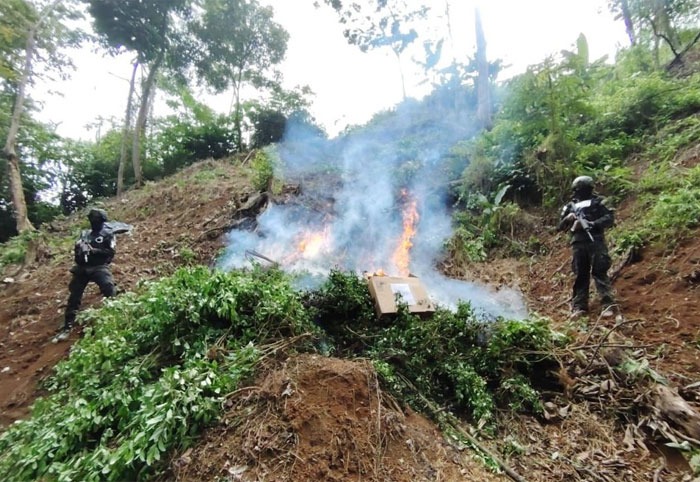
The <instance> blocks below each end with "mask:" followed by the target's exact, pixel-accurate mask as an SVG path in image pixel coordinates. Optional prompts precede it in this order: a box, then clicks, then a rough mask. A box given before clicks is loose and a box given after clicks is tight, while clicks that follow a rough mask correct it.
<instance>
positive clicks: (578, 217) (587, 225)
mask: <svg viewBox="0 0 700 482" xmlns="http://www.w3.org/2000/svg"><path fill="white" fill-rule="evenodd" d="M574 216H576V221H578V222H579V224H580V225H581V227H582V228H583V229H584V231H586V234H587V235H588V237H589V238H590V239H591V242H594V241H595V240H594V239H593V235H592V234H591V229H593V226H591V223H590V222H589V221H588V219H586V216H584V215H583V212H582V211H581V209H580V208H574Z"/></svg>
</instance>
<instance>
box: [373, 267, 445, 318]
mask: <svg viewBox="0 0 700 482" xmlns="http://www.w3.org/2000/svg"><path fill="white" fill-rule="evenodd" d="M367 283H368V284H369V292H370V294H371V295H372V298H374V305H375V308H376V310H377V315H379V316H382V315H386V314H390V313H396V312H397V311H398V308H397V306H396V298H397V296H398V297H400V299H401V300H403V303H406V304H407V305H408V310H409V311H410V312H411V313H432V312H434V311H435V306H434V305H433V303H432V302H431V301H430V298H429V297H428V292H427V291H426V289H425V288H424V287H423V284H422V283H421V282H420V280H419V279H418V278H416V277H408V278H401V277H395V276H370V277H369V278H368V279H367Z"/></svg>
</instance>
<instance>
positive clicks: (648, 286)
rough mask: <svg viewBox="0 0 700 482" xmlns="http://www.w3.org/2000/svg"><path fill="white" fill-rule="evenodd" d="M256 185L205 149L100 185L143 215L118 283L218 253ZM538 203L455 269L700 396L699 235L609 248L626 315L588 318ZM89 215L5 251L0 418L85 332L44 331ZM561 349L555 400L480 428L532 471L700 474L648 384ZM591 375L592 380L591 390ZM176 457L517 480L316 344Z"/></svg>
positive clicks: (229, 466) (110, 207)
mask: <svg viewBox="0 0 700 482" xmlns="http://www.w3.org/2000/svg"><path fill="white" fill-rule="evenodd" d="M238 164H240V162H238ZM255 194H256V193H255V190H254V189H253V188H252V185H251V182H250V178H249V175H248V174H247V173H246V169H241V168H240V166H238V167H234V166H233V164H231V163H230V162H213V161H206V162H203V163H199V164H197V165H195V166H192V167H191V168H189V169H187V170H185V171H183V172H181V173H179V174H178V175H176V176H174V177H172V178H170V179H168V180H165V181H163V182H161V183H158V184H153V185H147V186H145V187H144V188H143V189H140V190H137V191H133V192H129V193H127V194H126V195H125V196H124V197H123V198H122V199H121V200H117V199H111V200H107V201H105V203H104V207H105V209H106V210H107V211H108V213H109V214H110V217H111V218H112V219H115V220H118V221H123V222H127V223H130V224H132V225H133V226H134V230H133V234H132V235H130V236H126V235H124V236H120V237H119V240H118V246H117V256H116V257H115V261H114V265H113V268H114V269H113V273H114V277H115V280H116V281H117V283H118V285H119V288H120V290H122V291H128V290H132V289H134V288H135V287H136V285H137V283H138V282H141V281H144V280H148V279H154V278H159V277H161V276H164V275H167V274H169V273H171V272H172V271H173V270H174V269H176V268H177V267H178V266H182V265H184V264H187V263H198V264H211V263H213V262H214V260H215V259H216V255H217V253H218V252H219V250H220V249H221V248H222V246H223V237H222V235H223V234H224V233H225V231H226V229H227V227H228V226H230V225H231V224H232V223H233V222H235V219H234V218H235V214H236V212H237V211H238V210H239V209H241V207H243V206H245V204H246V202H247V201H248V200H249V199H251V198H252V197H253V196H254V195H255ZM629 209H632V208H631V207H630V208H629ZM629 215H631V212H626V211H625V210H624V209H621V210H620V211H619V212H618V219H619V220H620V221H621V222H624V219H625V217H626V216H629ZM532 216H533V217H532V219H533V221H532V222H533V227H532V230H531V231H530V232H529V233H528V237H529V236H530V235H535V236H537V237H538V238H539V239H540V240H541V243H542V244H541V247H540V249H538V252H537V253H532V255H531V256H530V257H529V258H527V259H526V260H522V259H520V260H515V259H498V260H491V261H490V262H487V263H481V264H478V265H471V266H461V267H454V266H453V267H452V268H451V269H453V270H455V271H454V273H453V275H455V276H458V277H461V278H471V279H480V280H484V281H488V282H490V283H492V284H495V285H508V286H511V287H517V288H519V289H520V290H521V291H522V292H523V294H524V296H525V298H526V299H527V303H528V306H529V308H530V309H531V310H532V311H533V312H537V313H540V314H542V315H545V316H547V317H550V318H551V319H552V321H553V323H554V325H555V327H557V328H558V329H560V330H562V331H564V332H566V333H568V334H570V335H572V337H573V339H574V340H575V341H574V342H573V343H574V345H576V344H578V345H579V346H580V345H581V344H588V345H595V343H593V342H592V341H591V340H593V338H591V336H592V335H593V333H594V332H595V333H606V334H605V336H606V337H607V336H609V335H610V334H611V333H612V332H613V331H614V334H613V335H614V336H610V337H609V338H605V339H606V340H607V342H609V341H610V340H612V339H616V338H614V337H616V336H619V337H621V338H620V339H624V340H625V342H626V343H628V345H629V344H630V343H631V344H632V346H633V347H636V348H638V350H639V351H640V353H641V354H643V355H644V356H645V357H646V359H647V360H648V361H649V362H650V367H651V368H652V369H653V370H655V371H656V372H658V373H659V374H662V375H663V376H664V377H666V378H667V379H668V382H669V385H670V386H672V387H674V388H677V389H678V390H679V392H680V393H681V394H682V395H684V396H685V398H686V400H688V401H689V403H690V404H691V406H692V407H695V404H696V403H697V402H698V401H699V400H700V397H697V394H696V393H695V392H694V391H693V386H694V385H693V384H694V383H696V382H698V368H699V367H700V361H699V358H698V356H699V352H698V343H699V341H700V309H699V308H698V307H699V306H700V305H699V304H698V290H699V288H698V285H699V284H700V240H698V236H695V237H693V238H691V239H689V240H688V241H686V242H684V243H682V244H681V245H680V246H678V247H677V248H675V249H673V250H672V251H670V252H666V251H663V250H661V249H647V250H645V251H644V252H642V257H641V260H639V261H637V262H635V263H632V264H629V265H627V266H624V267H621V268H620V266H619V264H620V263H621V262H622V259H618V257H616V258H615V259H614V261H615V262H616V263H617V266H615V267H614V270H615V271H616V273H617V274H618V276H617V277H616V280H615V283H614V288H615V290H616V293H617V298H618V301H619V308H620V312H621V315H622V317H623V318H618V319H599V318H597V317H596V314H595V312H593V313H592V314H591V316H590V317H589V318H588V319H587V320H577V321H572V320H569V319H568V314H569V305H568V299H569V296H570V287H571V283H572V276H571V274H570V252H569V248H568V245H567V240H566V238H565V236H563V235H561V234H557V233H555V232H554V231H553V221H552V220H551V213H544V215H543V213H532ZM82 222H83V220H82V219H78V218H69V219H66V220H63V221H60V222H55V223H53V225H52V226H50V227H49V230H48V232H49V235H50V236H51V238H52V239H64V240H65V242H63V243H62V244H56V243H54V244H51V243H48V244H47V246H44V249H43V250H42V251H41V252H42V255H41V256H40V257H39V259H38V261H37V262H36V263H34V264H32V265H30V266H26V267H24V268H22V269H21V270H20V271H19V272H16V271H17V268H13V267H10V268H8V269H6V270H5V272H4V273H2V277H1V278H0V279H4V278H8V277H9V278H13V280H8V281H7V282H4V283H2V284H1V285H0V428H1V427H2V426H7V425H8V424H10V423H12V422H13V421H14V420H18V419H21V418H23V417H26V416H27V414H28V412H29V408H30V406H31V404H32V402H33V401H34V400H35V399H36V398H37V397H38V396H41V395H42V391H41V388H40V381H41V380H42V379H43V378H45V377H46V376H47V375H49V374H50V373H51V370H52V367H53V366H54V365H55V364H56V363H57V362H58V361H59V360H61V359H63V358H65V357H66V356H67V355H68V353H69V351H70V346H71V344H72V343H73V342H75V340H77V339H78V338H79V337H80V336H81V333H80V330H79V329H78V330H75V332H74V333H73V335H72V337H71V340H70V341H69V342H68V343H62V344H61V343H59V344H52V343H51V342H50V339H51V337H52V335H53V334H54V333H55V331H56V330H57V329H58V328H59V326H60V325H61V323H62V313H63V310H64V309H65V301H66V299H67V296H68V291H67V285H68V282H69V279H70V275H69V273H68V269H69V268H70V266H71V264H72V260H71V251H72V241H73V238H74V236H75V235H76V234H77V230H78V226H79V225H80V224H82ZM49 245H50V246H52V247H51V248H49ZM428 288H429V287H428ZM100 302H101V298H100V295H99V293H98V292H97V288H96V287H94V286H90V287H89V288H88V290H87V292H86V296H85V298H84V307H90V306H96V305H98V304H99V303H100ZM592 308H593V309H595V308H596V305H595V304H593V305H592ZM621 320H623V322H622V324H620V322H621ZM595 340H602V338H595ZM601 346H602V342H601ZM597 348H598V349H599V348H600V346H598V347H597ZM570 352H571V353H574V352H575V350H573V349H572V350H570ZM591 352H593V355H595V356H593V355H591ZM588 354H589V358H588V359H587V360H593V359H596V360H598V359H602V356H600V355H602V351H601V352H600V353H599V352H598V350H596V347H595V346H593V348H592V349H591V350H590V351H589V352H588ZM640 356H641V355H640ZM567 357H569V358H567ZM561 358H562V370H561V372H560V373H558V374H555V376H557V377H558V378H559V385H558V386H556V387H550V389H549V391H545V396H546V398H547V400H548V401H549V405H548V413H549V414H550V415H551V416H548V417H546V418H545V419H536V418H532V417H526V416H513V415H505V414H504V415H501V421H502V426H503V427H504V428H503V429H502V431H501V432H500V433H499V434H498V435H497V436H495V437H493V438H489V437H488V436H486V435H484V434H481V436H480V438H481V440H482V441H483V443H484V445H485V446H487V447H488V448H490V449H491V450H493V451H494V452H496V453H498V454H500V456H501V457H503V458H504V460H505V461H506V462H507V463H508V464H509V465H510V466H512V468H513V469H514V470H515V471H516V472H518V473H519V474H521V476H522V477H523V479H524V480H530V481H569V480H585V481H635V482H636V481H681V480H691V479H692V477H691V476H690V475H689V467H688V464H687V463H686V462H685V461H684V459H683V458H682V457H681V456H680V455H679V454H678V452H677V451H674V450H672V449H668V448H667V447H665V446H664V445H663V437H659V436H658V433H651V432H650V431H649V426H650V425H649V424H648V423H647V424H644V423H641V420H642V419H644V417H646V416H647V415H649V414H648V413H647V412H645V411H644V410H642V409H641V408H640V407H642V406H643V404H641V402H640V400H643V399H645V397H646V396H647V395H648V394H647V393H645V392H644V388H642V389H640V391H638V392H635V390H636V388H635V386H632V385H630V386H622V385H624V384H623V383H622V382H621V381H620V380H619V379H617V383H618V385H620V387H619V388H620V389H619V390H606V389H605V386H604V385H603V383H602V382H601V380H602V379H594V378H592V376H591V373H590V372H591V371H592V369H591V368H588V367H586V368H587V370H583V369H581V368H580V366H579V368H574V364H573V362H572V361H571V359H575V357H572V356H571V355H570V354H566V353H562V354H561ZM587 360H584V361H583V362H582V363H583V366H584V367H585V365H586V364H588V362H587ZM589 365H590V364H589ZM601 366H603V369H602V371H603V372H605V367H604V365H601ZM610 366H612V365H611V364H610V363H608V369H609V368H610ZM613 368H614V367H613ZM551 375H552V374H543V378H551ZM613 378H615V377H613V376H612V372H611V379H613ZM596 380H597V381H596ZM595 383H598V386H597V391H590V390H589V388H590V386H592V385H594V384H595ZM594 388H595V387H594ZM623 389H624V391H623ZM586 390H589V391H586ZM693 397H696V398H693ZM649 416H651V415H649ZM666 441H667V440H666ZM171 466H172V472H171V473H170V474H169V477H170V478H172V479H176V480H183V481H189V480H246V481H247V480H261V481H262V480H269V481H273V480H274V481H285V480H289V481H292V480H299V481H302V480H309V481H311V480H314V481H315V480H333V481H346V480H347V481H350V480H353V481H355V480H364V481H380V480H382V481H384V480H387V481H388V480H392V481H399V482H403V481H412V480H415V481H423V480H441V481H457V480H485V481H488V480H509V478H508V477H507V476H506V475H503V474H494V473H493V472H492V471H490V470H489V469H487V468H486V467H485V466H484V465H483V463H482V462H481V461H480V460H479V459H478V457H476V455H475V452H474V451H472V450H470V449H464V447H457V446H456V445H455V444H453V443H451V442H449V441H447V440H446V439H445V437H444V436H442V435H441V434H440V433H439V431H438V430H437V429H436V427H435V425H434V424H433V423H432V422H430V421H429V420H428V419H426V418H425V417H424V416H422V415H420V414H417V413H415V412H413V411H412V410H410V408H408V407H406V406H403V405H401V404H399V403H397V402H396V401H395V400H393V399H391V397H390V396H389V395H388V394H387V393H385V392H383V391H382V390H381V388H380V387H379V386H378V384H377V380H376V374H375V373H374V372H373V370H372V369H371V366H370V365H369V364H368V363H367V362H365V361H362V360H360V361H349V360H338V359H330V358H324V357H320V356H311V355H303V356H298V357H294V356H292V357H290V358H288V359H284V360H278V361H277V362H276V363H274V364H272V363H271V364H270V365H269V366H268V367H267V369H266V370H263V371H262V372H261V374H260V378H259V379H258V380H256V381H255V383H254V384H253V386H251V387H248V388H245V389H242V390H239V391H237V392H235V393H234V394H232V395H231V397H230V398H229V399H228V401H227V405H226V412H225V415H224V418H223V420H222V423H221V425H220V426H217V427H213V428H212V429H210V430H209V431H208V432H207V433H205V434H204V436H203V439H202V441H201V443H200V444H199V445H197V446H195V447H193V448H192V449H191V450H189V451H187V452H185V453H182V454H176V455H175V456H174V458H173V461H172V464H171Z"/></svg>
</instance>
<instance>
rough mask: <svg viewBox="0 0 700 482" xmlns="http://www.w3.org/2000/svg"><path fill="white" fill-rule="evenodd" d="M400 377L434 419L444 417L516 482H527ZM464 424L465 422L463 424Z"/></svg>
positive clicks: (454, 428) (449, 415) (443, 418)
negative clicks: (439, 416)
mask: <svg viewBox="0 0 700 482" xmlns="http://www.w3.org/2000/svg"><path fill="white" fill-rule="evenodd" d="M398 375H399V377H400V378H401V379H402V381H403V382H404V383H405V384H406V385H407V386H408V387H409V388H411V389H412V390H413V391H414V392H415V393H416V394H417V395H418V397H419V398H420V399H421V400H422V402H423V403H424V404H425V405H426V407H428V409H429V410H430V411H431V412H432V415H433V418H435V419H439V418H438V415H441V416H442V420H444V422H445V423H447V424H448V425H449V426H450V427H451V428H452V429H453V430H455V431H457V432H458V433H459V434H460V435H462V436H463V437H464V438H465V439H467V441H469V443H470V444H472V445H473V446H474V447H476V449H477V450H479V451H480V452H482V453H484V454H486V456H487V457H489V458H490V459H491V460H493V461H494V462H496V463H497V464H498V466H499V467H500V468H501V469H503V471H504V472H505V473H506V474H507V475H508V476H509V477H510V478H511V479H513V480H515V481H516V482H525V479H523V478H522V477H521V476H520V475H518V473H517V472H516V471H515V470H513V468H512V467H511V466H510V465H508V464H507V463H506V462H505V461H504V460H503V459H501V458H500V457H499V456H498V455H496V454H495V453H494V452H493V451H492V450H490V449H488V448H487V447H485V446H484V445H483V444H481V443H480V442H479V441H478V440H477V439H476V438H474V436H473V435H471V434H470V433H469V432H467V431H466V430H464V429H463V428H462V427H461V426H460V424H459V422H458V421H457V420H453V418H454V416H453V415H452V414H450V413H449V412H446V411H444V409H441V408H439V407H436V406H435V404H434V403H433V402H431V401H430V400H428V399H427V398H426V397H425V396H424V395H423V394H422V393H420V391H418V389H417V388H416V387H415V385H413V383H411V381H410V380H409V379H407V378H406V377H405V376H403V375H401V374H398ZM462 423H463V422H462Z"/></svg>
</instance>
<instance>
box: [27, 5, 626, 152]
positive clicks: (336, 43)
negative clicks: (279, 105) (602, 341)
mask: <svg viewBox="0 0 700 482" xmlns="http://www.w3.org/2000/svg"><path fill="white" fill-rule="evenodd" d="M261 3H263V4H269V5H272V6H273V7H274V9H275V19H276V20H277V22H279V23H280V24H281V25H282V26H283V27H284V28H285V29H287V31H288V32H289V34H290V40H289V45H288V51H287V57H286V60H285V62H284V64H283V65H282V68H281V70H282V72H283V74H284V76H285V83H286V86H287V87H288V88H292V87H294V86H295V85H302V84H307V85H309V86H311V88H312V89H313V90H314V92H315V93H316V97H315V99H314V104H313V106H312V108H311V110H312V114H313V115H314V116H315V117H316V119H317V121H318V122H319V123H320V124H322V125H323V126H324V127H325V128H326V130H327V131H328V132H329V133H330V134H331V135H335V134H336V133H337V132H339V131H340V130H342V129H343V128H344V127H345V126H346V125H348V124H361V123H364V122H366V121H367V120H369V119H370V118H371V116H372V114H374V113H375V112H377V111H380V110H384V109H387V108H390V107H392V106H393V105H395V104H396V103H397V102H399V101H400V100H401V80H400V75H399V69H398V66H397V61H396V58H395V57H394V55H393V54H392V53H391V52H390V51H388V50H387V51H381V50H379V51H373V52H369V53H362V52H360V51H359V49H357V47H354V46H350V45H348V44H347V42H346V41H345V39H344V37H343V35H342V28H341V25H340V24H339V23H338V21H337V17H336V15H335V13H334V12H332V11H330V9H329V8H328V7H325V6H324V7H322V8H320V9H316V8H314V6H313V3H314V2H313V0H261ZM476 3H479V5H480V10H481V16H482V23H483V26H484V31H485V35H486V40H487V54H488V57H489V59H491V60H493V59H497V58H500V59H503V60H504V61H505V64H506V65H510V68H509V69H508V70H507V71H505V72H504V73H503V74H502V76H501V77H504V76H509V75H514V74H516V73H518V72H522V71H523V70H524V69H525V68H526V67H527V66H528V65H531V64H535V63H538V62H540V61H541V60H543V59H544V58H545V57H546V56H547V55H550V54H554V53H557V52H559V51H560V50H562V49H570V48H572V46H573V45H574V44H575V42H576V39H577V37H578V35H579V34H580V33H584V34H585V35H586V37H587V39H588V43H589V48H590V52H591V58H592V59H595V58H598V57H601V56H603V55H606V54H607V55H610V56H611V57H613V56H614V52H615V51H616V49H617V47H619V45H621V44H624V42H625V32H624V26H623V25H622V23H621V22H615V21H613V19H612V16H611V14H610V13H609V12H608V11H607V9H606V7H605V4H606V1H605V0H488V1H486V0H484V1H480V2H474V1H471V2H468V1H465V0H451V1H450V17H451V23H452V34H453V39H454V46H455V51H454V53H453V54H454V56H455V57H456V58H457V59H458V60H461V61H464V62H466V61H467V56H469V55H473V53H474V49H475V47H474V45H475V41H474V18H473V11H474V6H475V4H476ZM429 4H430V5H431V6H432V7H433V8H434V9H436V10H439V11H440V13H442V12H444V9H445V7H444V5H445V3H444V1H437V0H433V1H431V2H429ZM431 28H432V29H433V30H434V31H445V32H446V30H447V23H446V21H445V20H444V16H443V18H442V19H436V21H435V22H434V23H433V25H432V26H431ZM448 55H449V52H448ZM130 60H131V59H130V57H129V56H126V55H125V56H122V57H120V58H116V59H115V58H104V57H102V56H101V55H99V54H94V53H90V52H89V50H88V49H85V50H84V51H81V52H80V54H79V55H77V56H76V58H75V63H76V67H77V69H76V71H75V72H74V73H73V74H72V77H71V80H69V81H67V82H63V83H60V84H53V85H51V86H50V88H51V89H52V91H54V92H56V91H57V92H60V93H62V95H57V94H55V93H52V94H48V93H43V92H47V91H48V89H47V87H46V86H38V87H37V89H36V90H35V91H34V92H33V93H32V95H33V96H34V97H35V98H39V99H41V100H42V101H43V102H44V107H43V110H42V112H41V114H40V116H39V117H40V119H41V120H43V121H47V122H53V123H56V124H58V127H57V130H58V133H59V134H61V135H64V136H69V137H74V138H83V139H92V138H94V137H95V134H96V131H95V129H89V128H86V125H87V124H90V123H94V122H95V120H96V119H97V118H98V116H102V117H105V118H108V117H110V116H115V117H117V118H121V117H122V116H123V111H124V107H125V102H126V96H127V93H128V81H127V78H128V76H129V74H130ZM402 65H403V67H404V71H405V72H406V74H407V82H406V88H407V94H408V95H409V96H413V97H420V96H422V95H424V94H425V93H426V89H427V84H426V83H425V77H424V76H423V75H422V74H421V73H420V72H419V71H418V69H417V68H415V66H413V64H412V62H411V61H410V58H408V56H406V58H405V59H404V61H403V64H402ZM202 95H203V94H202ZM215 104H216V105H212V107H214V108H216V109H217V110H219V111H222V112H225V111H227V110H228V108H229V104H230V95H227V96H223V97H219V98H217V99H216V101H215ZM159 114H162V112H158V111H157V112H156V115H159Z"/></svg>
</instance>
